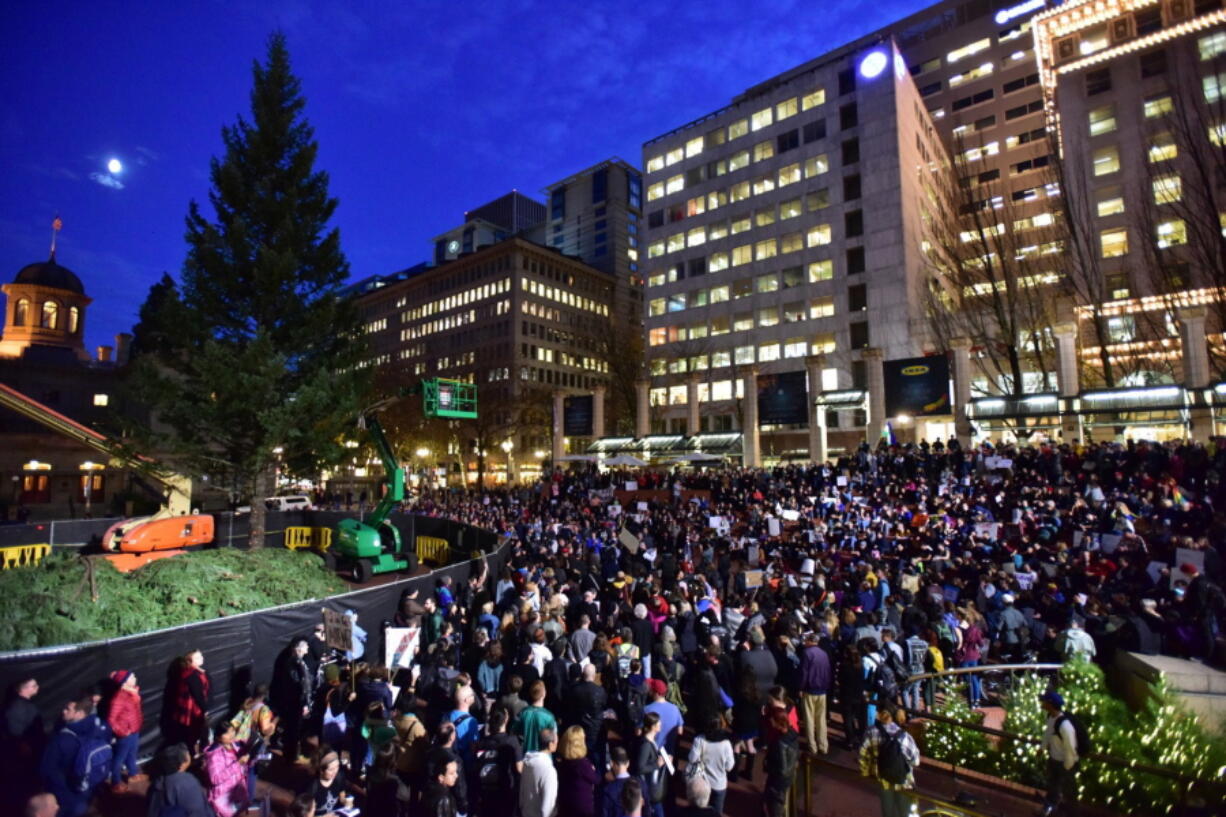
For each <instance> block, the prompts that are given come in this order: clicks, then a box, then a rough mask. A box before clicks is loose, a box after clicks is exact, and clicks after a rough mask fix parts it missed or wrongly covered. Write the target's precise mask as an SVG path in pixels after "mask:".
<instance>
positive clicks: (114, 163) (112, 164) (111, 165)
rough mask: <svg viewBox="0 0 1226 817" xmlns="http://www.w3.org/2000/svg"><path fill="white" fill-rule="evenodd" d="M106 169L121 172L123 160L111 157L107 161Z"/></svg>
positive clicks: (113, 172)
mask: <svg viewBox="0 0 1226 817" xmlns="http://www.w3.org/2000/svg"><path fill="white" fill-rule="evenodd" d="M106 169H107V170H109V171H110V172H111V173H112V174H115V173H119V172H120V171H121V170H123V162H121V161H119V160H118V159H111V160H110V161H108V162H107V163H106Z"/></svg>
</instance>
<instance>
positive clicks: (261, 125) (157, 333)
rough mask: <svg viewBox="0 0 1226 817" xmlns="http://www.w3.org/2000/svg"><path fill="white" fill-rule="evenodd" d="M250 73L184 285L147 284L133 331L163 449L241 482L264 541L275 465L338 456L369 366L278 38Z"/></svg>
mask: <svg viewBox="0 0 1226 817" xmlns="http://www.w3.org/2000/svg"><path fill="white" fill-rule="evenodd" d="M253 73H254V87H253V89H252V91H251V120H250V121H248V120H246V119H243V118H242V117H240V118H239V119H238V122H237V123H236V124H235V125H233V126H231V127H225V128H223V129H222V141H223V143H224V145H225V154H224V156H222V157H221V158H220V159H218V158H214V159H213V160H212V162H211V173H210V176H211V182H212V189H211V191H210V193H209V201H210V204H211V205H212V209H213V217H212V218H211V219H210V218H207V217H206V216H205V215H204V214H203V213H202V212H201V208H200V207H199V206H198V205H197V203H196V202H194V201H193V202H192V203H191V206H190V209H189V212H188V216H187V245H188V252H187V259H186V261H185V263H184V265H183V270H182V275H181V285H180V286H179V287H176V286H175V285H174V282H173V281H170V280H169V279H167V278H164V279H163V280H162V281H161V282H160V283H159V284H157V285H155V286H154V287H153V289H151V291H150V293H149V299H148V300H147V301H146V303H145V305H144V307H143V308H142V310H141V323H140V326H138V328H137V333H136V334H137V337H138V338H140V339H141V348H140V351H141V352H142V353H143V354H142V355H141V356H140V357H139V358H138V360H137V363H138V377H137V383H138V389H139V391H140V393H141V396H142V397H144V399H145V400H146V401H147V402H148V404H149V405H150V407H151V409H152V410H153V414H154V417H155V420H156V422H157V424H158V425H159V426H160V427H162V428H163V429H164V432H166V433H164V434H162V435H161V436H162V442H163V444H164V446H163V450H167V448H168V449H169V450H170V451H171V452H172V456H174V455H177V457H176V459H177V460H178V461H179V463H180V464H181V465H182V467H185V468H186V469H189V470H190V471H192V472H195V473H214V474H216V473H219V472H228V474H227V475H228V476H229V477H230V478H232V479H233V480H234V482H235V483H236V484H237V485H238V486H239V488H240V490H242V491H243V492H244V493H248V492H249V493H250V495H251V497H252V501H251V509H252V514H251V543H252V546H254V547H258V546H260V545H261V544H262V543H263V534H264V502H263V500H264V498H265V497H267V496H268V495H269V494H270V492H271V491H272V490H274V488H275V486H273V485H272V483H271V479H270V477H271V476H272V472H273V469H274V467H275V466H276V465H277V464H278V463H280V464H281V466H282V467H284V468H285V469H286V470H287V471H288V472H289V473H296V474H309V473H315V472H317V471H318V469H319V468H321V467H323V466H326V465H327V464H328V463H332V462H338V461H339V460H340V458H341V456H342V455H343V448H342V447H341V439H342V435H343V434H344V432H345V431H346V430H347V429H348V428H351V427H352V422H353V418H354V415H355V414H356V410H357V406H358V405H359V402H360V398H361V395H362V392H363V390H364V388H365V379H364V378H363V377H362V370H361V369H360V368H359V367H358V366H357V365H356V364H357V363H358V360H359V355H360V353H361V341H360V337H361V335H360V327H359V324H358V320H357V316H356V314H355V312H354V310H353V309H352V307H351V305H350V304H349V303H348V302H346V301H342V300H340V299H339V298H338V297H337V292H338V289H339V288H340V286H341V285H342V284H343V283H344V281H345V279H346V278H347V277H348V273H349V264H348V262H347V261H346V260H345V256H344V254H343V253H342V252H341V248H340V234H339V232H338V231H337V230H336V229H335V228H329V227H328V221H329V220H330V219H331V217H332V214H333V212H334V211H335V210H336V204H337V202H336V199H334V198H331V197H329V195H328V176H327V174H326V173H324V172H323V171H319V170H316V169H315V167H314V165H315V155H316V152H317V150H318V145H317V143H316V141H315V137H314V130H313V129H312V128H311V126H310V124H308V122H307V121H306V119H305V117H304V115H303V110H304V108H305V106H306V101H305V99H304V98H303V97H302V93H301V88H300V84H299V81H298V78H297V77H295V76H294V74H293V73H292V71H291V70H290V58H289V51H288V50H287V48H286V44H285V38H284V36H283V35H281V34H279V33H278V34H274V35H273V36H271V37H270V38H269V41H268V52H267V56H266V60H265V62H264V63H263V64H260V63H259V62H256V63H255V65H254V71H253Z"/></svg>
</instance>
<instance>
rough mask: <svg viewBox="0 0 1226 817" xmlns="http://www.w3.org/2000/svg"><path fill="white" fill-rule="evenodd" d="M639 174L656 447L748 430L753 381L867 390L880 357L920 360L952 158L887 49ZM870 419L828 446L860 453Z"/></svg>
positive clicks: (835, 420) (832, 422)
mask: <svg viewBox="0 0 1226 817" xmlns="http://www.w3.org/2000/svg"><path fill="white" fill-rule="evenodd" d="M644 161H645V167H646V169H647V184H648V187H647V199H648V201H647V205H646V208H647V221H648V238H647V246H646V261H645V266H646V274H647V283H648V290H647V295H646V299H647V312H646V314H647V317H646V319H645V321H646V326H647V338H648V341H647V342H648V347H647V348H648V352H647V355H648V360H649V367H650V368H649V371H650V374H651V377H652V380H651V383H650V390H651V391H650V395H649V400H650V403H651V404H652V405H654V406H656V407H657V410H656V414H655V418H654V424H655V426H656V427H655V429H654V430H655V431H657V432H659V433H695V432H697V431H712V432H723V431H730V430H733V429H737V428H741V427H742V426H743V425H744V426H749V425H750V423H749V421H747V420H746V419H745V414H746V405H745V404H746V403H748V402H750V401H752V400H756V399H757V386H756V379H755V378H756V375H757V374H762V375H772V374H779V373H784V372H790V371H798V372H807V373H808V374H809V376H810V378H811V379H814V378H815V379H816V380H817V381H818V382H817V383H816V384H811V385H810V393H814V392H816V391H833V390H839V389H850V388H861V389H869V390H870V391H871V390H872V389H873V388H874V383H873V382H871V381H873V380H874V378H873V376H872V375H873V372H872V369H873V366H874V365H875V366H876V368H877V370H878V372H879V371H880V362H881V360H882V358H883V357H884V358H886V359H892V358H902V357H911V356H914V355H919V354H922V353H923V352H924V351H925V348H924V344H923V340H922V338H923V314H922V309H923V298H922V297H921V287H922V286H923V282H924V271H925V261H924V259H923V258H922V257H921V243H922V232H923V227H922V221H923V219H924V217H925V215H926V214H930V213H931V212H932V211H934V210H936V209H938V208H939V207H940V205H939V204H938V202H937V199H936V197H935V196H934V194H933V187H932V178H931V177H932V174H933V172H934V171H935V170H936V169H937V168H939V167H940V166H941V165H942V164H944V163H946V162H947V158H946V156H945V151H944V148H943V147H942V146H941V142H940V140H939V138H938V136H937V133H936V130H935V127H934V125H933V121H932V119H931V117H930V116H929V114H928V112H927V110H926V109H925V107H924V105H923V102H922V99H921V97H920V95H919V93H918V89H917V88H916V86H915V83H914V81H913V79H912V77H911V75H910V72H909V71H908V70H907V66H906V63H905V61H904V60H903V59H902V57H901V56H900V55H899V53H898V51H897V50H896V48H895V46H894V44H893V42H892V41H886V42H883V43H880V44H878V45H874V46H872V47H870V48H867V49H862V50H858V51H847V52H840V53H839V54H836V55H833V56H832V57H831V58H830V59H829V60H826V61H821V62H815V63H810V64H808V65H806V66H803V67H802V68H801V69H797V70H796V71H792V72H789V73H787V74H784V75H782V76H780V77H777V78H776V79H775V80H772V81H771V82H769V83H766V84H764V85H762V86H759V87H758V88H755V89H751V90H750V91H749V92H747V93H746V94H744V95H742V96H741V97H738V98H737V99H736V100H734V101H733V103H732V104H731V105H729V106H728V107H726V108H724V109H722V110H720V111H717V112H715V113H713V114H711V115H709V116H707V117H704V118H703V119H701V120H699V121H697V122H694V123H691V124H690V125H686V126H683V127H681V128H678V129H677V130H675V131H673V132H671V133H669V134H665V135H664V136H661V137H659V138H657V139H654V140H652V141H650V142H648V143H647V144H646V145H645V146H644ZM695 399H696V400H697V402H698V403H699V404H700V405H701V409H700V411H698V412H697V413H696V414H695V413H694V412H693V411H691V410H690V409H691V408H692V401H693V400H695ZM858 414H863V412H857V411H855V410H850V411H836V412H831V414H830V416H829V417H828V424H829V427H830V429H831V430H830V434H831V436H832V437H835V438H838V437H839V436H840V435H841V436H843V437H845V438H847V439H846V441H845V445H846V444H851V437H852V436H855V437H862V436H863V434H864V432H863V427H864V426H865V425H866V423H867V419H866V418H865V417H864V416H857V415H858ZM695 419H697V424H698V428H693V425H694V421H695ZM848 426H851V427H852V430H851V431H847V430H846V429H847V427H848ZM809 446H810V438H809V435H808V433H807V432H806V431H805V430H804V429H803V428H791V427H776V428H767V429H763V431H762V437H761V447H760V451H761V454H762V455H763V459H765V460H766V461H772V460H778V459H786V458H804V459H807V458H808V457H809V453H810V452H809ZM751 448H752V444H751Z"/></svg>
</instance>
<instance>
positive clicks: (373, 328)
mask: <svg viewBox="0 0 1226 817" xmlns="http://www.w3.org/2000/svg"><path fill="white" fill-rule="evenodd" d="M386 328H387V318H379V319H378V320H375V321H371V322H370V323H368V324H366V333H367V334H371V333H374V332H382V331H383V330H384V329H386Z"/></svg>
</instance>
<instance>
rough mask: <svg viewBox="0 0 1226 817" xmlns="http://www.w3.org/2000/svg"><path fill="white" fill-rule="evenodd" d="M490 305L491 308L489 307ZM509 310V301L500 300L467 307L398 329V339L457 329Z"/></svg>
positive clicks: (407, 339)
mask: <svg viewBox="0 0 1226 817" xmlns="http://www.w3.org/2000/svg"><path fill="white" fill-rule="evenodd" d="M491 306H492V308H491ZM510 311H511V301H510V300H502V301H499V302H498V303H496V304H492V305H490V306H484V307H482V308H481V309H479V310H478V309H469V310H466V311H464V312H457V313H455V314H454V315H447V316H445V317H442V318H436V319H434V320H432V321H426V322H425V323H420V324H417V325H416V326H410V327H408V328H407V329H401V330H400V340H401V341H409V340H416V339H417V338H424V337H426V336H428V335H433V334H434V333H435V332H446V331H448V330H451V329H458V328H460V327H461V326H467V325H469V324H472V323H476V322H477V320H478V319H479V318H486V317H493V316H495V315H505V314H507V313H508V312H510Z"/></svg>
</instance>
